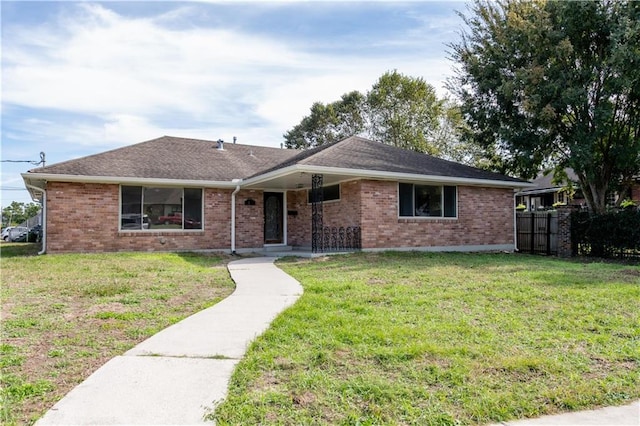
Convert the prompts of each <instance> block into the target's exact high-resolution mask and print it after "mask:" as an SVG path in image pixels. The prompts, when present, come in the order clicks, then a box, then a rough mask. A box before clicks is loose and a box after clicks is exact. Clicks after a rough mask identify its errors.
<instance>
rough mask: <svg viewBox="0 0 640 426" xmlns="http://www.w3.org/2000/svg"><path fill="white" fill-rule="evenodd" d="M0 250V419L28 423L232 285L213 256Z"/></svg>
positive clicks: (22, 247) (25, 247)
mask: <svg viewBox="0 0 640 426" xmlns="http://www.w3.org/2000/svg"><path fill="white" fill-rule="evenodd" d="M0 249H1V254H0V255H1V260H0V262H1V263H0V265H1V267H2V286H1V290H0V296H1V300H2V310H1V318H2V321H1V322H0V342H1V343H0V372H1V378H0V385H1V390H0V403H1V404H2V407H1V409H0V423H1V424H9V425H10V424H30V423H33V422H34V421H35V420H37V419H38V418H39V417H40V416H41V415H42V414H44V412H45V411H46V410H47V409H48V408H50V407H51V406H52V405H53V404H54V403H55V402H56V401H57V400H59V399H60V398H61V397H62V396H64V395H65V394H66V393H67V392H68V391H69V390H71V389H72V388H73V387H75V386H76V385H77V384H79V383H80V382H81V381H82V380H84V379H85V378H87V377H88V376H89V375H90V374H91V373H92V372H93V371H95V370H96V369H97V368H98V367H100V366H101V365H102V364H104V363H105V362H106V361H108V360H109V359H111V358H113V357H114V356H116V355H120V354H122V353H124V352H125V351H126V350H128V349H130V348H131V347H133V346H135V345H136V344H137V343H139V342H141V341H142V340H144V339H145V338H147V337H149V336H151V335H153V334H155V333H156V332H158V331H160V330H162V329H164V328H166V327H167V326H169V325H171V324H173V323H175V322H177V321H179V320H181V319H183V318H185V317H187V316H189V315H191V314H194V313H196V312H198V311H200V310H202V309H204V308H206V307H209V306H211V305H213V304H215V303H216V302H218V301H219V300H221V299H223V298H224V297H226V296H228V295H229V294H230V293H231V292H232V291H233V289H234V285H233V282H232V281H231V278H230V277H229V274H228V272H227V269H226V263H227V260H228V259H227V257H224V256H219V255H204V254H186V253H183V254H175V253H174V254H172V253H111V254H62V255H45V256H34V254H35V252H37V246H36V245H35V244H24V243H20V244H7V243H3V244H1V245H0Z"/></svg>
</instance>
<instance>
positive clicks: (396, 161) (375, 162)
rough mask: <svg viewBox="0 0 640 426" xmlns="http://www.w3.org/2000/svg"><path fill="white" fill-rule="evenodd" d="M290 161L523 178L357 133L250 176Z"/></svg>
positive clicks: (409, 172)
mask: <svg viewBox="0 0 640 426" xmlns="http://www.w3.org/2000/svg"><path fill="white" fill-rule="evenodd" d="M293 165H306V166H317V167H332V168H338V169H353V170H363V171H379V172H391V173H401V174H407V175H425V176H441V177H456V178H463V179H480V180H492V181H505V182H514V183H523V182H524V181H522V180H520V179H516V178H512V177H509V176H505V175H501V174H498V173H493V172H489V171H486V170H481V169H477V168H475V167H470V166H465V165H464V164H460V163H456V162H453V161H447V160H443V159H440V158H437V157H434V156H431V155H428V154H422V153H419V152H415V151H409V150H406V149H401V148H397V147H394V146H391V145H386V144H383V143H380V142H375V141H372V140H369V139H365V138H361V137H358V136H352V137H350V138H347V139H344V140H342V141H339V142H335V143H332V144H327V145H322V146H320V147H318V148H315V149H311V150H307V151H302V152H300V153H299V154H298V155H296V156H294V157H291V158H290V159H288V160H286V161H285V162H283V163H282V164H279V165H277V166H274V167H273V168H271V169H269V170H262V171H260V172H259V173H256V174H254V175H253V176H252V177H256V176H259V175H262V174H265V173H269V172H273V171H276V170H278V169H283V168H286V167H289V166H293Z"/></svg>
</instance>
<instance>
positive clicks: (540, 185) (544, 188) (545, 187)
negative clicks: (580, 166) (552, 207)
mask: <svg viewBox="0 0 640 426" xmlns="http://www.w3.org/2000/svg"><path fill="white" fill-rule="evenodd" d="M564 171H565V173H566V174H567V177H568V178H569V180H570V181H572V182H574V183H576V182H578V176H577V175H576V174H575V172H574V171H573V169H571V168H566V169H564ZM531 183H532V184H533V186H532V187H531V188H527V189H523V190H522V191H520V192H518V193H517V195H536V194H545V193H549V192H558V191H560V190H561V189H562V188H563V187H564V186H565V185H566V184H567V183H568V182H562V184H557V183H553V171H551V172H547V173H543V174H540V175H538V177H537V178H535V179H534V180H532V181H531Z"/></svg>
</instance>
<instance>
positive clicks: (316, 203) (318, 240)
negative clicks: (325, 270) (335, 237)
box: [311, 175, 324, 253]
mask: <svg viewBox="0 0 640 426" xmlns="http://www.w3.org/2000/svg"><path fill="white" fill-rule="evenodd" d="M322 182H323V175H312V176H311V251H312V252H313V253H318V251H320V252H323V251H324V248H323V247H322V231H323V228H324V222H323V220H324V219H323V211H322V202H323V199H324V194H323V193H322Z"/></svg>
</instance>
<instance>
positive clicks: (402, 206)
mask: <svg viewBox="0 0 640 426" xmlns="http://www.w3.org/2000/svg"><path fill="white" fill-rule="evenodd" d="M457 198H458V197H457V190H456V187H455V186H436V185H415V184H412V183H400V184H399V185H398V199H399V212H400V216H401V217H456V216H457V210H458V205H457V204H458V200H457Z"/></svg>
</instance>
